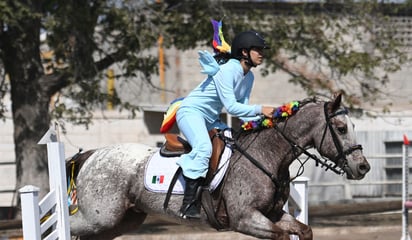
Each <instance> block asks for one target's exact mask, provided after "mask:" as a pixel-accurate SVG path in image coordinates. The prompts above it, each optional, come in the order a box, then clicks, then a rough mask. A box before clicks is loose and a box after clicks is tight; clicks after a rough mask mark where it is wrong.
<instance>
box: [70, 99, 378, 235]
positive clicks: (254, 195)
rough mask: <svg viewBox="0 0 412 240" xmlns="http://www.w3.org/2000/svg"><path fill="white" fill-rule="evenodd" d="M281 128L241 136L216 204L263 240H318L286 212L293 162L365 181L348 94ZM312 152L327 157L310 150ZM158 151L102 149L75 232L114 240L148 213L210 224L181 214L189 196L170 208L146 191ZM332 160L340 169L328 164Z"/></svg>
mask: <svg viewBox="0 0 412 240" xmlns="http://www.w3.org/2000/svg"><path fill="white" fill-rule="evenodd" d="M276 126H277V127H275V128H267V129H263V130H260V131H251V132H250V133H246V134H241V135H240V136H239V138H238V139H237V140H236V143H237V146H238V147H239V149H241V151H238V150H234V153H233V154H232V156H231V161H230V165H229V168H228V171H227V175H226V177H225V179H224V181H223V182H222V183H221V185H220V186H219V188H218V189H216V190H215V191H214V192H213V193H212V199H213V203H214V206H219V211H223V212H224V216H226V220H225V221H221V222H220V223H221V224H222V225H223V226H224V227H225V228H226V229H230V230H234V231H237V232H241V233H244V234H247V235H251V236H254V237H257V238H266V239H278V240H286V239H289V234H295V235H298V236H299V239H301V240H309V239H313V237H312V230H311V228H310V227H309V226H307V225H305V224H303V223H301V222H299V221H297V220H296V219H295V218H294V217H293V216H291V215H289V214H288V213H285V212H284V211H283V210H282V207H283V205H284V204H285V202H286V201H287V199H288V197H289V183H290V176H289V166H290V164H291V163H292V162H293V161H294V160H295V159H296V158H297V156H299V155H301V154H307V155H309V156H311V157H314V158H315V159H316V161H318V163H320V164H321V165H324V166H326V167H328V168H330V169H332V170H333V171H335V172H337V173H342V174H343V173H346V176H347V178H348V179H362V178H363V177H364V176H365V174H366V173H367V172H368V171H369V169H370V167H369V164H368V162H367V160H366V158H365V157H364V156H363V154H362V148H361V146H360V145H358V144H357V142H356V139H355V133H354V126H353V124H352V123H351V121H350V119H349V117H348V115H347V111H346V110H345V109H344V108H343V107H341V96H340V95H339V96H338V97H336V98H335V99H333V100H332V101H331V102H323V101H319V100H316V99H308V100H303V101H300V109H299V110H298V111H297V112H296V113H295V115H293V116H291V117H289V118H288V119H286V120H284V121H281V122H279V123H277V124H276ZM311 147H312V148H315V149H316V150H317V151H318V152H319V153H320V155H321V156H322V157H323V158H325V159H322V160H321V159H319V158H316V156H314V155H311V154H310V153H308V152H307V151H306V149H308V148H311ZM157 150H158V149H157V148H152V147H149V146H146V145H142V144H119V145H114V146H109V147H104V148H101V149H97V150H95V151H94V152H93V153H92V154H91V155H90V156H89V157H88V159H87V161H85V163H84V165H83V167H82V168H81V170H80V172H79V173H78V176H77V195H78V200H79V202H78V204H79V205H78V206H79V211H78V212H77V213H76V214H74V215H73V216H71V217H70V224H71V232H72V235H77V236H81V239H113V238H114V237H115V236H119V235H121V234H122V233H124V232H127V231H130V230H135V229H137V228H138V227H139V225H141V224H142V223H143V221H144V219H145V217H146V216H147V214H153V215H157V216H162V217H164V218H167V219H169V220H172V221H174V222H177V223H182V224H197V225H199V224H203V225H207V224H210V223H209V222H208V220H207V215H206V213H205V212H204V210H202V219H201V220H193V219H190V220H185V219H181V218H179V217H178V211H179V208H180V206H181V203H182V197H183V196H182V195H172V197H171V199H170V202H169V207H168V209H167V211H164V210H163V204H164V200H165V194H161V193H154V192H149V191H148V190H146V189H145V187H144V183H143V180H144V173H145V165H146V162H147V160H148V159H149V158H150V156H151V155H153V154H154V152H156V151H157ZM245 154H246V155H245ZM326 159H329V161H332V162H333V163H334V165H335V166H332V164H327V165H326ZM222 209H223V210H222Z"/></svg>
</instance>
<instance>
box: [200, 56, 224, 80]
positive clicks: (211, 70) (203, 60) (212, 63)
mask: <svg viewBox="0 0 412 240" xmlns="http://www.w3.org/2000/svg"><path fill="white" fill-rule="evenodd" d="M198 54H199V63H200V66H201V67H202V68H203V70H202V71H200V72H201V73H203V74H207V75H209V76H214V75H215V74H216V73H217V72H218V71H219V70H220V67H219V64H218V63H217V62H216V60H215V58H214V57H213V56H212V54H210V53H209V52H208V51H206V50H203V51H198Z"/></svg>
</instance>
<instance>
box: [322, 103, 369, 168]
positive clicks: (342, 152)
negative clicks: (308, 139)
mask: <svg viewBox="0 0 412 240" xmlns="http://www.w3.org/2000/svg"><path fill="white" fill-rule="evenodd" d="M324 112H325V118H326V126H325V130H324V131H323V136H322V140H321V141H320V145H319V150H320V149H322V145H323V141H324V140H325V136H326V132H327V130H328V129H329V131H330V134H331V135H332V140H333V143H334V144H335V147H336V150H337V151H338V155H337V156H336V157H335V158H333V159H330V160H331V161H332V162H334V163H335V165H334V166H330V165H327V166H329V169H331V170H333V171H334V172H336V173H338V174H343V173H344V170H343V169H345V168H347V167H348V159H347V158H346V156H347V155H349V154H351V153H352V152H354V151H356V150H362V145H360V144H357V145H353V146H351V147H349V148H348V149H346V150H343V147H342V144H341V143H340V142H339V139H338V136H337V134H336V132H335V130H334V129H333V127H332V123H331V119H332V118H334V117H336V116H339V115H346V114H348V110H347V109H346V108H344V109H342V110H339V111H337V112H335V113H332V114H328V103H325V105H324ZM339 159H342V160H343V161H342V162H341V164H338V160H339ZM326 160H327V159H326ZM338 168H339V169H338ZM335 170H336V171H335Z"/></svg>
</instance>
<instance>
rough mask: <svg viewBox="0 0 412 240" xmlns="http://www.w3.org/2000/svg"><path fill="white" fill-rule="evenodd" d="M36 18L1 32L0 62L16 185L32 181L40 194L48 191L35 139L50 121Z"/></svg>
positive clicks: (42, 148)
mask: <svg viewBox="0 0 412 240" xmlns="http://www.w3.org/2000/svg"><path fill="white" fill-rule="evenodd" d="M39 34H40V20H38V19H30V18H26V19H25V20H22V22H20V25H18V26H9V27H8V28H7V31H5V32H4V33H3V34H2V44H1V47H2V51H3V53H4V54H3V56H2V57H3V59H2V60H3V63H4V67H5V71H6V73H7V74H8V75H9V77H10V85H11V101H12V114H13V122H14V144H15V156H16V176H17V179H16V183H17V184H16V187H17V190H18V189H20V188H21V187H23V186H24V185H34V186H37V187H39V188H40V198H41V197H43V196H44V195H45V193H47V192H48V191H49V185H48V167H47V149H46V146H45V145H38V144H37V142H38V141H39V140H40V139H41V137H42V136H43V135H44V133H46V131H47V130H48V128H49V124H50V114H49V103H50V96H51V91H50V89H48V88H47V87H43V86H42V85H43V82H44V81H43V78H44V71H43V66H42V63H41V58H40V48H39V46H40V37H39Z"/></svg>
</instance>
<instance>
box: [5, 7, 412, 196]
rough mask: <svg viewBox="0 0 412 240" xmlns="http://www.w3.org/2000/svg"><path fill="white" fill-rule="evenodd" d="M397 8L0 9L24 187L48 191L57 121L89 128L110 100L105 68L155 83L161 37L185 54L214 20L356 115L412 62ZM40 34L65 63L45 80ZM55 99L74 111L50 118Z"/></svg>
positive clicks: (272, 65)
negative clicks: (259, 35) (248, 37)
mask: <svg viewBox="0 0 412 240" xmlns="http://www.w3.org/2000/svg"><path fill="white" fill-rule="evenodd" d="M396 6H397V8H396V9H395V8H388V7H386V5H382V4H378V3H375V2H372V1H365V2H362V1H356V2H355V3H354V2H352V1H343V3H342V1H338V3H334V2H329V1H327V2H326V3H312V4H285V3H272V2H270V1H269V2H256V3H253V4H251V3H244V2H220V1H204V0H193V1H127V0H124V1H116V0H107V1H98V0H69V1H58V0H37V1H36V0H32V1H30V0H0V25H1V26H0V56H1V63H2V65H3V66H4V72H5V73H7V74H8V76H9V79H10V83H9V85H8V84H7V82H5V79H2V82H1V84H0V87H1V89H0V93H1V94H2V95H1V105H0V107H1V109H0V114H1V116H2V117H4V113H5V108H4V104H3V100H4V97H5V92H7V91H10V96H11V101H12V116H13V122H14V141H15V154H16V164H17V186H18V188H19V187H21V186H23V185H25V184H33V185H37V186H39V187H40V188H41V189H42V190H43V192H45V191H46V190H47V183H48V175H47V158H46V152H45V148H44V147H41V146H39V145H37V142H38V141H39V138H40V137H41V135H42V134H44V133H45V132H46V131H47V129H48V128H49V126H50V122H51V119H52V118H63V117H64V118H66V119H69V120H70V121H72V122H74V123H77V124H86V125H87V124H88V123H90V121H91V117H92V111H93V109H95V108H97V107H99V106H100V105H101V103H102V102H104V101H106V100H107V97H108V96H107V93H106V92H105V90H104V89H102V88H101V87H100V86H101V85H100V81H101V79H104V76H103V75H104V73H105V70H106V69H107V68H109V67H110V66H111V65H112V64H115V63H119V66H122V72H121V77H123V78H124V79H127V80H128V81H146V82H148V83H151V76H153V74H156V73H157V72H158V64H157V63H158V59H157V56H153V55H150V54H148V52H147V50H148V49H151V48H153V47H156V44H157V40H158V37H159V36H164V39H165V42H164V45H165V47H171V46H174V47H176V48H178V49H181V50H186V49H190V48H193V47H195V46H198V44H203V45H204V44H208V45H209V43H210V40H211V39H210V36H211V31H212V30H211V25H210V23H209V20H210V18H214V19H220V18H222V17H223V16H224V17H225V20H224V29H223V31H224V33H225V37H226V39H228V40H230V39H232V38H233V36H234V33H236V32H239V31H241V30H245V25H246V26H253V27H254V29H256V30H258V31H261V32H264V33H265V35H266V36H267V39H268V40H269V44H270V45H271V50H270V54H269V55H270V56H268V61H267V65H266V68H265V69H264V70H263V74H267V73H269V72H276V71H278V70H280V69H282V70H283V71H286V72H287V73H289V74H290V76H291V80H290V81H291V82H293V83H295V84H298V85H300V86H302V88H303V89H304V90H306V91H307V92H308V93H309V94H329V93H330V92H334V91H337V90H341V91H343V92H344V93H345V94H346V96H347V99H348V100H349V102H350V103H351V104H352V105H354V106H355V105H356V104H359V102H360V101H361V100H362V101H373V100H374V99H375V98H376V96H377V94H381V93H382V91H381V87H382V86H384V85H385V84H386V83H387V82H388V76H387V74H388V73H390V72H393V71H396V70H398V69H399V67H400V64H402V62H403V61H405V60H406V56H405V55H404V53H403V52H402V51H401V48H400V46H399V45H398V43H397V42H396V41H394V38H392V36H393V32H390V31H386V30H385V29H388V28H387V26H388V24H390V21H388V19H390V18H387V17H386V15H387V14H395V11H401V12H402V11H405V9H409V8H408V7H409V6H408V5H407V4H403V5H396ZM388 9H392V10H391V11H392V12H387V11H388ZM405 12H407V11H405ZM379 27H380V28H379ZM382 29H383V30H382ZM42 32H45V33H47V42H46V43H47V47H49V48H50V49H52V50H53V51H54V57H55V62H56V63H58V65H57V66H56V67H52V70H53V73H52V74H45V69H44V67H43V65H42V59H41V48H43V47H45V46H46V45H44V44H43V43H42V42H41V41H40V35H41V33H42ZM229 42H230V41H229ZM376 69H381V70H382V71H380V72H378V71H376ZM381 73H382V74H381ZM348 79H349V80H350V79H356V83H357V84H356V85H353V80H352V82H348ZM354 86H355V87H354ZM55 94H58V95H59V96H61V97H65V98H69V99H72V100H73V102H74V104H72V105H70V106H69V105H65V104H64V103H63V102H58V103H57V104H56V106H54V108H53V111H51V108H50V102H51V100H50V99H51V97H52V96H53V95H55ZM113 101H114V103H115V104H116V105H117V106H118V108H119V109H127V110H130V111H132V112H133V111H136V110H137V109H138V108H137V106H135V105H133V104H131V103H128V102H125V101H122V99H121V98H120V97H119V96H118V95H115V96H114V99H113Z"/></svg>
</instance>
